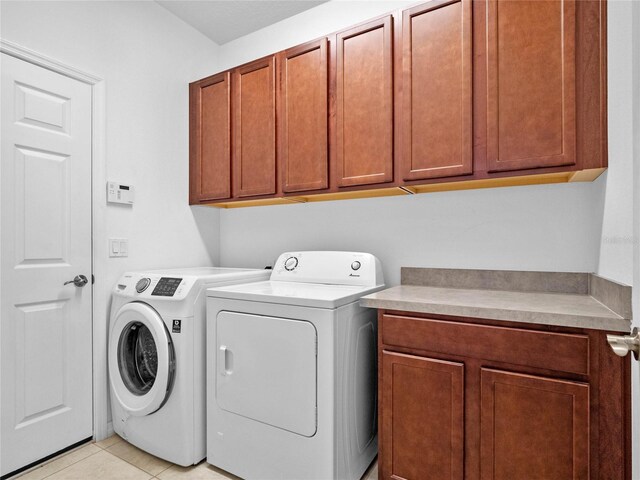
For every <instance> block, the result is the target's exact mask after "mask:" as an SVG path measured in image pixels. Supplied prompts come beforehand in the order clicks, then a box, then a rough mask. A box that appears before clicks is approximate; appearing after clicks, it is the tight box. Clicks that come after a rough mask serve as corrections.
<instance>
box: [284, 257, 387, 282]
mask: <svg viewBox="0 0 640 480" xmlns="http://www.w3.org/2000/svg"><path fill="white" fill-rule="evenodd" d="M271 280H275V281H281V282H301V283H302V282H304V283H323V284H330V285H357V286H365V287H375V286H377V285H383V284H384V279H383V276H382V267H381V265H380V261H379V260H378V259H377V258H376V257H375V256H373V255H371V254H370V253H361V252H286V253H283V254H282V255H280V257H278V260H277V261H276V263H275V265H274V267H273V273H272V274H271Z"/></svg>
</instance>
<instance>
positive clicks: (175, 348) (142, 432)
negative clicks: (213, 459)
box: [108, 267, 270, 466]
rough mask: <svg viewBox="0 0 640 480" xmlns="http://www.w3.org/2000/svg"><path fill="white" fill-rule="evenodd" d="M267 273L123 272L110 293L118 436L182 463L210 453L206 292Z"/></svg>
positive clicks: (223, 270)
mask: <svg viewBox="0 0 640 480" xmlns="http://www.w3.org/2000/svg"><path fill="white" fill-rule="evenodd" d="M269 275H270V272H269V271H268V270H249V269H238V268H213V267H212V268H209V267H204V268H185V269H175V270H163V271H148V272H133V273H125V274H124V275H123V276H122V277H121V278H120V280H119V281H118V283H117V284H116V286H115V287H114V289H113V297H112V305H111V319H110V333H109V345H108V362H109V383H110V390H111V413H112V421H113V429H114V431H115V432H116V433H117V434H118V435H120V436H121V437H122V438H124V439H125V440H127V441H128V442H130V443H132V444H133V445H136V446H137V447H139V448H141V449H142V450H145V451H147V452H149V453H151V454H153V455H155V456H157V457H160V458H163V459H165V460H168V461H170V462H172V463H176V464H178V465H183V466H188V465H193V464H196V463H198V462H200V461H201V460H203V459H204V457H205V454H206V447H205V441H206V432H205V419H206V416H205V338H206V335H205V324H206V323H205V303H206V302H205V293H204V291H205V289H206V288H208V287H212V286H222V285H233V284H237V283H247V282H255V281H260V280H264V279H266V278H269Z"/></svg>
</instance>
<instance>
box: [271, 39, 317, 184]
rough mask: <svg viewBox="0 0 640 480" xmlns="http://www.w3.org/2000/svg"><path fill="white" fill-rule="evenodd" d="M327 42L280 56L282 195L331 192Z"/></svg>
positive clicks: (308, 44) (283, 53) (282, 53)
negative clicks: (324, 190) (326, 190)
mask: <svg viewBox="0 0 640 480" xmlns="http://www.w3.org/2000/svg"><path fill="white" fill-rule="evenodd" d="M328 62H329V58H328V52H327V39H326V38H323V39H321V40H318V41H315V42H310V43H307V44H304V45H300V46H298V47H295V48H291V49H289V50H286V51H284V52H281V53H280V54H279V56H278V72H279V77H280V78H279V80H280V81H279V93H280V99H279V102H278V103H279V109H280V116H279V119H280V125H279V128H278V134H279V160H280V165H281V173H282V190H283V191H284V192H300V191H305V190H319V189H323V188H327V187H328V186H329V160H328V159H329V138H328V88H329V77H328V71H329V70H328V68H329V67H328Z"/></svg>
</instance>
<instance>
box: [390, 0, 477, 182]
mask: <svg viewBox="0 0 640 480" xmlns="http://www.w3.org/2000/svg"><path fill="white" fill-rule="evenodd" d="M402 23H403V26H402V51H403V60H402V63H403V67H402V68H403V74H402V95H403V102H404V105H403V110H402V115H403V120H402V128H403V133H402V135H403V139H402V175H403V178H404V180H422V179H428V178H437V177H449V176H454V175H465V174H470V173H472V172H473V164H472V158H473V153H472V122H473V119H472V114H471V110H472V97H471V88H472V80H473V79H472V67H471V56H472V45H471V0H457V1H456V0H454V1H452V0H434V1H431V2H428V3H426V4H423V5H420V6H418V7H415V8H412V9H410V10H405V11H404V12H403V19H402Z"/></svg>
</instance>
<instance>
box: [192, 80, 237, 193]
mask: <svg viewBox="0 0 640 480" xmlns="http://www.w3.org/2000/svg"><path fill="white" fill-rule="evenodd" d="M189 96H190V99H189V109H190V114H189V117H190V139H189V142H190V148H189V150H190V152H189V156H190V162H189V164H190V165H189V176H190V188H189V200H190V202H189V203H191V204H198V203H204V202H208V201H212V200H221V199H226V198H230V197H231V78H230V74H229V72H224V73H220V74H218V75H214V76H212V77H209V78H207V79H205V80H202V81H200V82H197V83H192V84H191V85H190V89H189Z"/></svg>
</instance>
